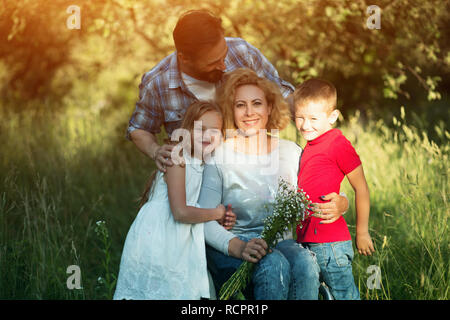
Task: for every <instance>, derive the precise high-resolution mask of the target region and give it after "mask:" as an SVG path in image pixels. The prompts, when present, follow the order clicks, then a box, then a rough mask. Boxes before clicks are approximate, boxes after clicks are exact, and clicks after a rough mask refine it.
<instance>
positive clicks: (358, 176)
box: [347, 165, 375, 255]
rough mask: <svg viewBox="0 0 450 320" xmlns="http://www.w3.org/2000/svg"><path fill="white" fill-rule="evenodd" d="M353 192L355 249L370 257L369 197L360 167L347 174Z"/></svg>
mask: <svg viewBox="0 0 450 320" xmlns="http://www.w3.org/2000/svg"><path fill="white" fill-rule="evenodd" d="M347 179H348V181H349V182H350V184H351V185H352V187H353V190H355V206H356V247H357V249H358V252H359V253H360V254H364V255H371V254H372V252H374V251H375V249H374V247H373V243H372V239H371V238H370V235H369V213H370V196H369V187H368V186H367V182H366V178H365V176H364V170H363V167H362V165H359V166H358V167H356V168H355V169H354V170H353V171H351V172H350V173H348V174H347Z"/></svg>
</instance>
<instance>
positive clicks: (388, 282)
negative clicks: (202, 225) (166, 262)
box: [0, 92, 450, 299]
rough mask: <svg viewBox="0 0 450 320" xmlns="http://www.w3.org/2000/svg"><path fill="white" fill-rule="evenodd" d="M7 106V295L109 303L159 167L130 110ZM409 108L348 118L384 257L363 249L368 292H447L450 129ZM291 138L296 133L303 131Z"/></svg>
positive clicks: (360, 266)
mask: <svg viewBox="0 0 450 320" xmlns="http://www.w3.org/2000/svg"><path fill="white" fill-rule="evenodd" d="M133 94H134V92H131V93H130V98H129V101H127V103H128V105H132V101H133V99H134V98H133ZM84 97H85V98H86V101H84V102H83V103H85V104H86V105H89V104H90V103H91V101H89V93H88V92H86V94H85V95H84ZM43 103H44V104H45V103H46V102H45V101H44V102H43ZM8 110H9V109H8V108H7V107H5V106H4V105H3V106H1V108H0V116H1V118H0V119H1V120H0V145H1V153H0V299H110V298H111V297H112V295H113V293H114V285H115V278H116V275H117V273H118V267H119V263H120V256H121V251H122V246H123V242H124V240H125V237H126V233H127V231H128V228H129V227H130V225H131V223H132V221H133V219H134V218H135V216H136V214H137V208H138V202H137V199H138V198H139V196H140V193H141V191H142V189H143V187H144V185H145V182H146V180H147V178H148V176H149V175H150V174H151V172H152V170H154V168H155V166H154V163H153V162H152V161H151V160H149V159H147V158H146V157H144V156H143V155H142V154H140V152H139V151H138V150H137V148H136V147H135V146H134V145H133V143H132V142H130V141H127V140H126V138H125V130H126V126H127V121H128V119H129V116H130V114H131V111H132V109H131V108H117V109H111V108H109V109H107V112H106V111H105V110H104V109H102V106H101V105H100V106H98V105H96V106H91V107H90V108H78V107H77V106H73V105H68V106H66V107H65V108H63V109H62V110H63V111H60V112H49V111H43V110H45V108H36V109H33V108H27V111H26V112H9V111H8ZM405 113H406V112H405V108H403V107H402V109H401V113H400V114H401V116H400V117H398V118H393V119H391V120H390V121H386V120H377V119H376V118H372V119H362V117H360V116H359V114H358V113H354V114H353V115H352V116H349V117H348V118H347V119H343V121H341V122H340V124H339V127H340V128H341V129H342V130H343V132H344V134H346V136H347V137H348V138H349V139H350V140H351V141H352V143H354V145H355V147H356V149H357V151H358V153H359V154H360V156H361V160H362V162H363V166H364V170H365V173H366V177H367V180H368V184H369V188H370V194H371V216H370V232H371V235H372V238H373V239H374V243H375V247H376V252H375V253H374V255H373V256H371V257H365V256H359V255H358V254H357V253H356V254H355V258H354V263H353V268H354V276H355V281H356V282H357V285H358V286H359V289H360V292H361V298H362V299H449V268H450V264H449V253H450V247H449V245H450V244H449V234H450V233H449V230H448V218H449V205H448V196H449V179H448V174H449V166H448V163H449V151H450V144H449V139H450V135H449V132H448V131H447V130H446V128H445V124H444V123H443V122H442V121H441V122H438V123H435V124H426V123H425V124H424V125H426V126H428V128H427V129H429V130H431V131H433V132H434V135H435V136H436V137H438V139H437V140H438V141H437V142H435V141H432V140H431V139H430V138H429V137H428V135H427V133H426V131H425V130H424V128H421V127H420V126H414V125H412V124H409V123H407V121H406V120H405V119H406V118H407V117H406V116H405ZM430 127H432V128H431V129H430ZM281 135H282V137H285V138H289V139H292V140H298V137H297V135H296V134H295V129H294V127H293V126H290V127H289V128H287V129H286V130H284V131H283V132H282V133H281ZM161 138H162V136H161ZM298 142H299V143H300V144H302V145H304V142H303V141H301V140H298ZM342 189H343V191H345V192H346V194H347V195H348V197H349V199H350V202H351V207H350V210H349V212H348V213H347V214H346V216H345V217H346V220H347V223H348V224H349V228H350V231H351V233H352V236H353V237H354V233H355V228H354V226H355V214H354V203H353V202H354V197H353V191H352V189H351V187H350V185H349V184H348V182H345V183H344V185H343V188H342ZM70 265H77V266H79V267H80V270H81V287H82V288H81V289H72V290H70V289H68V287H67V279H68V277H69V276H70V274H68V273H67V272H66V271H67V268H68V266H70ZM371 265H375V266H377V267H379V270H380V271H381V273H380V276H381V283H380V287H379V289H376V288H373V286H370V284H369V286H368V278H369V277H370V276H371V275H372V274H373V269H370V268H369V269H368V267H369V266H371ZM371 270H372V271H371ZM368 271H369V272H368ZM369 282H370V281H369Z"/></svg>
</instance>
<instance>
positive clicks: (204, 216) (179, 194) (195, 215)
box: [166, 165, 225, 223]
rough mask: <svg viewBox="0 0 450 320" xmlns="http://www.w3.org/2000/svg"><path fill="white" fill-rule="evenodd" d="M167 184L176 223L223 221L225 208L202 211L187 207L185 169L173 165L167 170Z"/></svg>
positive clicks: (220, 206)
mask: <svg viewBox="0 0 450 320" xmlns="http://www.w3.org/2000/svg"><path fill="white" fill-rule="evenodd" d="M166 170H167V171H166V183H167V191H168V194H169V203H170V209H171V210H172V214H173V217H174V219H175V220H176V221H179V222H183V223H201V222H206V221H211V220H219V219H222V218H223V216H224V215H225V207H224V206H223V205H218V206H217V207H216V208H214V209H202V208H197V207H192V206H187V205H186V188H185V168H184V167H181V166H178V165H173V166H172V167H167V168H166Z"/></svg>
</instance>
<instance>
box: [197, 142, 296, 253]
mask: <svg viewBox="0 0 450 320" xmlns="http://www.w3.org/2000/svg"><path fill="white" fill-rule="evenodd" d="M229 141H230V140H227V141H225V142H224V143H223V144H222V145H221V146H219V147H218V148H217V149H216V151H215V154H214V157H212V159H211V161H209V163H208V164H206V165H205V168H204V171H203V180H202V187H201V189H200V196H199V199H198V204H199V205H200V207H202V208H215V207H216V206H217V205H218V204H220V203H222V204H224V205H225V206H226V205H228V204H231V205H232V208H233V212H234V213H235V214H236V224H235V225H234V226H233V228H232V229H231V230H229V231H227V230H226V229H224V228H223V227H222V226H220V225H219V224H218V223H217V221H210V222H207V223H205V226H204V230H205V240H206V243H207V244H208V245H210V246H212V247H213V248H215V249H217V250H219V251H221V252H223V253H224V254H225V255H228V243H229V241H230V240H231V239H232V238H234V237H237V236H244V237H245V238H247V239H250V238H256V237H259V236H260V235H261V232H262V230H263V227H264V223H263V220H264V218H266V217H267V216H268V215H270V214H271V213H272V210H271V206H270V205H269V206H267V205H268V204H270V203H273V201H274V199H275V196H276V192H277V189H278V182H279V178H282V179H284V180H285V181H287V182H289V183H290V184H292V185H293V186H295V187H296V186H297V173H298V165H299V159H300V155H301V152H302V149H301V147H300V146H298V145H297V144H296V143H294V142H291V141H288V140H284V139H277V141H278V145H277V147H276V148H274V149H273V150H272V151H271V152H270V153H267V154H264V155H254V154H246V153H241V152H238V151H235V150H234V146H233V144H232V143H229Z"/></svg>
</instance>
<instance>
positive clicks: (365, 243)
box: [356, 232, 375, 256]
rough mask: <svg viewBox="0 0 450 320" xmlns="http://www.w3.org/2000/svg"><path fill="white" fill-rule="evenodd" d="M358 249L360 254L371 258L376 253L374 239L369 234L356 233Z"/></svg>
mask: <svg viewBox="0 0 450 320" xmlns="http://www.w3.org/2000/svg"><path fill="white" fill-rule="evenodd" d="M356 249H358V253H359V254H363V255H365V256H371V255H372V253H373V252H375V249H374V247H373V242H372V238H371V237H370V234H369V233H368V232H364V233H356Z"/></svg>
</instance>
